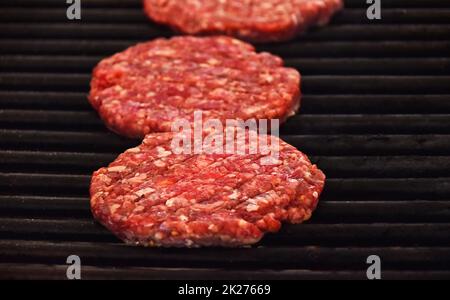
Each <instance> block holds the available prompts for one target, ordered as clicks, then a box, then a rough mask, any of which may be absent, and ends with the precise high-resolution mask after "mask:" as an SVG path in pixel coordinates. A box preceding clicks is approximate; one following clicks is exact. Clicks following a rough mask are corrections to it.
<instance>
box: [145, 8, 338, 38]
mask: <svg viewBox="0 0 450 300" xmlns="http://www.w3.org/2000/svg"><path fill="white" fill-rule="evenodd" d="M342 8H343V1H342V0H259V1H255V0H144V9H145V12H146V14H147V15H148V16H149V17H150V18H151V19H152V20H154V21H155V22H158V23H161V24H166V25H169V26H171V27H172V28H174V29H175V30H177V31H180V32H183V33H187V34H217V33H221V34H228V35H233V36H236V37H239V38H242V39H246V40H250V41H255V42H269V41H283V40H289V39H292V38H294V37H295V36H296V35H298V34H299V33H301V32H303V31H305V30H306V29H308V28H309V27H313V26H322V25H325V24H327V23H328V22H329V21H330V19H331V17H332V16H333V15H334V14H335V13H336V12H337V11H339V10H340V9H342Z"/></svg>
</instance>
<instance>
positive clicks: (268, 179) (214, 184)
mask: <svg viewBox="0 0 450 300" xmlns="http://www.w3.org/2000/svg"><path fill="white" fill-rule="evenodd" d="M173 137H174V133H157V134H150V135H148V136H147V137H146V138H145V139H144V141H143V143H142V144H141V145H140V146H139V147H137V148H133V149H130V150H128V151H126V152H125V153H123V154H122V155H120V156H119V157H118V158H117V159H116V160H115V161H114V162H113V163H112V164H111V165H109V167H106V168H102V169H100V170H98V171H97V172H95V173H94V175H93V178H92V182H91V189H90V193H91V208H92V212H93V215H94V216H95V218H96V219H97V220H98V221H99V222H101V223H102V224H103V225H104V226H106V227H107V228H108V229H109V230H111V231H112V232H113V233H114V234H115V235H117V236H118V237H119V238H120V239H122V240H123V241H125V242H127V243H128V244H131V245H142V246H148V247H208V246H222V247H240V246H247V245H252V244H255V243H257V242H258V241H260V240H261V238H262V237H263V235H264V234H265V233H267V232H277V231H278V230H279V229H280V227H281V223H282V222H289V223H301V222H303V221H305V220H308V219H309V218H310V217H311V214H312V212H313V211H314V209H315V208H316V206H317V203H318V199H319V196H320V194H321V192H322V189H323V187H324V181H325V175H324V174H323V173H322V172H321V171H320V170H319V169H318V168H317V167H316V166H315V165H312V164H311V163H310V161H309V160H308V158H307V157H306V156H305V155H304V154H303V153H301V152H300V151H298V150H297V149H296V148H294V147H293V146H291V145H289V144H287V143H285V142H283V141H281V140H279V139H278V138H276V137H274V139H275V140H276V141H279V143H280V146H279V158H278V159H277V160H274V161H272V162H273V163H272V164H269V165H265V164H263V163H261V158H264V157H265V158H267V157H268V156H267V155H263V154H262V152H261V151H258V152H256V153H254V154H250V152H249V148H248V145H245V149H246V155H237V154H234V155H230V154H197V155H194V154H192V155H187V154H186V155H185V154H174V153H173V151H172V149H173V147H172V146H171V144H172V142H171V141H172V139H173ZM264 138H266V139H267V136H264V135H259V136H258V139H259V140H260V141H261V140H262V139H264ZM272 145H273V144H272Z"/></svg>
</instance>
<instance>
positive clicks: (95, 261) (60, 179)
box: [0, 0, 450, 279]
mask: <svg viewBox="0 0 450 300" xmlns="http://www.w3.org/2000/svg"><path fill="white" fill-rule="evenodd" d="M364 3H365V1H361V0H347V1H346V5H347V9H346V10H345V11H344V12H343V13H342V14H340V15H339V16H337V17H336V18H335V19H334V21H333V23H332V24H331V25H330V26H328V27H326V28H323V29H320V30H316V31H314V32H310V33H308V34H306V35H304V36H303V37H302V38H299V39H298V40H296V41H293V42H289V43H284V44H272V45H260V46H258V48H259V50H268V51H270V52H273V53H275V54H279V55H281V56H282V57H283V58H285V59H286V63H287V65H289V66H293V67H296V68H298V69H299V70H300V71H301V73H302V74H303V91H304V94H305V95H304V100H303V107H302V109H301V113H300V114H299V115H297V116H295V117H293V118H292V119H290V120H289V122H288V123H287V124H286V125H284V126H283V128H282V137H283V138H284V139H285V140H286V141H287V142H289V143H291V144H293V145H295V146H296V147H298V148H299V149H300V150H302V151H304V152H305V153H307V154H309V155H310V156H312V159H313V161H314V162H316V163H318V164H319V166H320V168H321V169H323V170H324V172H325V173H326V174H327V175H328V178H329V180H328V182H327V186H326V190H325V193H324V194H323V197H322V198H321V203H320V205H319V208H318V210H317V212H316V213H315V214H314V216H313V219H312V221H310V222H309V223H307V224H304V225H298V226H285V227H284V228H283V229H282V231H281V232H280V233H279V234H274V235H270V236H267V238H265V239H264V240H263V241H262V242H261V244H260V247H258V248H253V249H198V250H186V249H143V248H134V247H128V246H126V245H124V244H122V243H121V242H119V241H118V240H117V239H116V238H115V237H114V236H113V235H112V234H110V233H109V232H108V231H107V230H106V229H104V228H102V227H101V226H100V225H98V224H96V223H95V222H94V221H93V219H92V216H91V214H90V210H89V196H88V188H89V180H90V174H91V172H92V171H94V170H96V169H98V168H99V167H101V166H105V165H107V164H108V163H109V162H111V161H112V160H113V159H114V158H115V156H116V155H117V154H118V153H120V152H122V151H123V150H125V149H127V148H129V147H132V146H135V145H137V144H139V141H132V140H126V139H123V138H120V137H118V136H116V135H114V134H113V133H110V132H109V131H108V130H106V129H105V127H104V126H103V124H102V122H101V121H100V119H99V118H98V116H97V115H96V114H95V112H94V111H93V110H92V109H91V108H90V107H89V105H88V102H87V100H86V94H87V92H88V90H89V80H90V72H91V70H92V68H93V67H94V66H95V65H96V63H97V62H98V61H99V60H100V59H102V58H104V57H106V56H109V55H111V54H113V53H115V52H118V51H121V50H123V49H125V48H126V47H128V46H130V45H133V44H134V43H136V42H138V41H144V40H150V39H152V38H155V37H158V36H169V35H170V34H171V33H170V31H168V30H167V29H165V28H162V27H160V26H156V25H154V24H151V23H150V21H148V20H147V19H146V18H145V17H144V15H143V13H142V11H141V1H140V0H129V1H123V0H109V1H108V0H89V1H82V6H83V8H82V21H68V20H67V19H66V6H65V1H59V0H58V1H57V0H41V1H34V0H16V1H1V2H0V32H1V33H0V39H1V40H0V258H1V260H0V277H1V278H18V279H24V278H28V279H31V278H35V279H47V278H48V279H65V278H66V277H65V276H66V275H65V274H66V267H67V266H66V258H67V257H68V256H69V255H72V254H76V255H79V256H80V257H81V260H82V264H83V269H82V277H83V278H84V279H100V278H106V279H112V278H116V279H118V278H126V279H133V278H149V279H202V278H203V279H204V278H207V279H348V278H356V279H364V278H366V269H367V267H368V265H367V264H366V259H367V257H368V256H369V255H379V256H380V257H381V259H382V268H383V273H382V275H383V278H393V279H411V278H422V279H426V278H428V279H430V278H450V234H449V233H450V175H449V174H450V172H449V171H450V57H449V54H450V39H449V38H450V2H448V1H437V0H431V1H430V0H408V1H406V0H390V1H383V2H382V5H383V10H382V16H383V19H382V20H380V21H369V20H367V18H366V11H365V4H364Z"/></svg>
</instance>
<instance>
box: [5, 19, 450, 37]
mask: <svg viewBox="0 0 450 300" xmlns="http://www.w3.org/2000/svg"><path fill="white" fill-rule="evenodd" d="M2 28H3V32H2V35H3V36H4V37H5V38H18V39H20V38H33V39H41V38H52V39H67V38H69V39H96V40H99V39H100V40H101V39H106V40H108V39H139V40H141V39H152V38H155V37H160V36H166V35H169V34H170V31H168V30H164V31H161V29H159V28H155V27H154V26H151V25H148V24H147V25H138V24H84V23H81V24H71V23H61V24H54V23H52V24H42V23H36V24H30V23H22V24H21V23H3V24H2ZM448 36H450V25H446V24H443V25H442V24H441V25H377V26H373V25H359V26H357V27H355V26H354V25H338V26H333V27H330V28H328V29H327V30H319V31H314V32H311V33H310V34H308V35H305V36H303V37H302V38H301V39H302V40H305V41H323V40H327V41H338V40H351V41H354V40H360V41H361V40H373V41H379V40H417V39H421V40H427V41H429V40H440V39H446V38H448Z"/></svg>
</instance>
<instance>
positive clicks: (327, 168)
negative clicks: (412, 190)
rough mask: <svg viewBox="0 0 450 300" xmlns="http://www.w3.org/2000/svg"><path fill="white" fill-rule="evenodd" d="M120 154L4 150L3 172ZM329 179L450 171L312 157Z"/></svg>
mask: <svg viewBox="0 0 450 300" xmlns="http://www.w3.org/2000/svg"><path fill="white" fill-rule="evenodd" d="M117 155H118V154H111V153H103V154H99V153H79V152H40V151H39V152H31V151H16V150H14V151H0V171H2V172H5V171H8V172H48V173H54V172H56V173H61V172H62V173H65V172H66V173H67V171H68V170H74V171H75V172H77V173H81V174H85V175H90V174H91V173H92V172H93V171H95V170H96V169H97V168H98V166H99V165H105V166H107V165H108V164H109V163H110V162H111V161H113V160H114V159H115V158H116V157H117ZM311 160H312V161H313V162H314V163H317V164H319V165H320V166H321V168H322V169H323V170H324V172H325V173H326V174H327V175H328V177H329V178H352V177H360V178H383V177H385V176H386V175H389V176H390V177H391V178H396V177H398V178H402V177H409V178H414V177H415V178H426V177H430V178H434V177H446V176H448V174H450V157H448V156H430V157H428V156H417V157H416V156H379V157H373V156H370V157H369V156H344V157H343V156H323V157H311Z"/></svg>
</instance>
